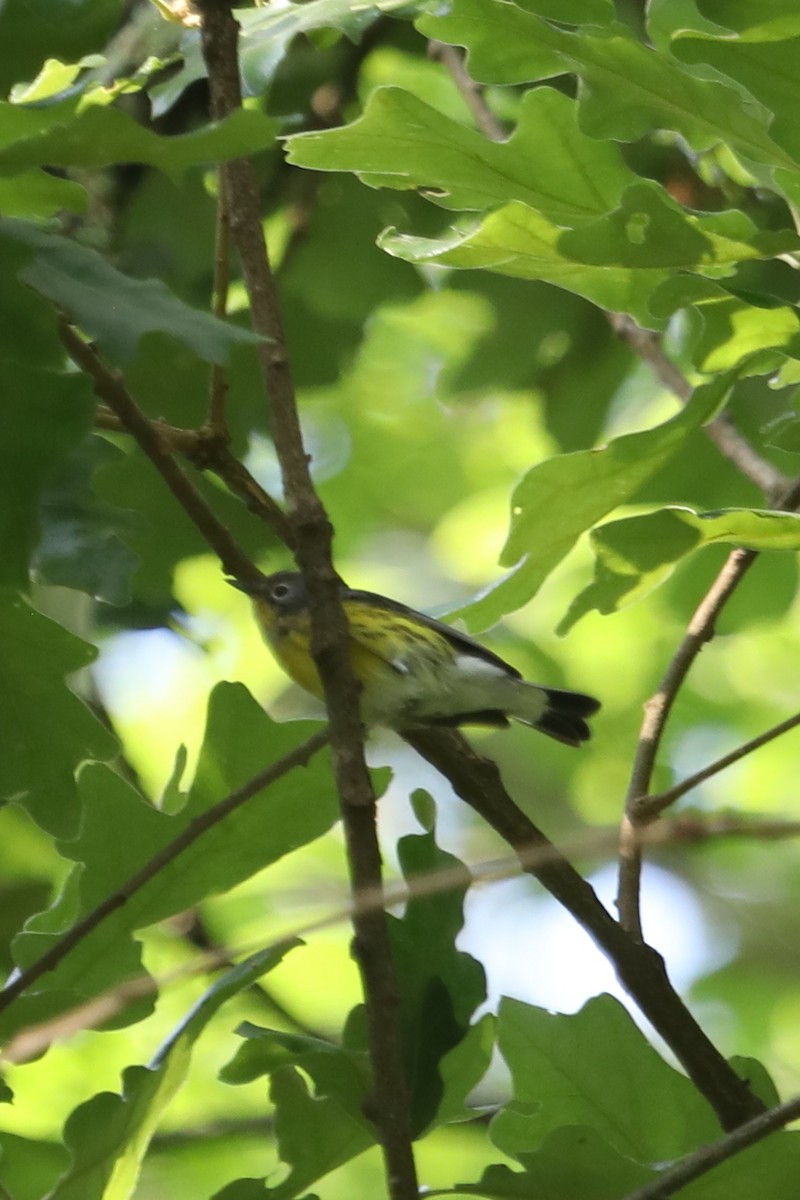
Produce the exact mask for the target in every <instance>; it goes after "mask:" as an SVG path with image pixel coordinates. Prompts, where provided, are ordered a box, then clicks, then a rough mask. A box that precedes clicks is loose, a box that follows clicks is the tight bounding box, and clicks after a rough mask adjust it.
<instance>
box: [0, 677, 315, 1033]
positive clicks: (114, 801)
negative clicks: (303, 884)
mask: <svg viewBox="0 0 800 1200" xmlns="http://www.w3.org/2000/svg"><path fill="white" fill-rule="evenodd" d="M308 736H309V733H308V726H307V724H306V723H305V722H291V723H289V724H284V725H277V724H275V723H273V722H272V721H270V720H269V718H268V717H267V716H266V714H265V713H264V712H263V710H262V709H261V708H260V707H259V706H258V705H257V704H256V703H255V701H254V700H253V699H252V698H251V697H250V696H249V694H248V693H247V692H246V690H245V689H244V688H243V687H241V685H233V684H220V685H219V686H218V687H217V688H216V689H215V691H214V692H213V694H212V698H211V701H210V704H209V716H208V726H207V730H206V737H205V740H204V743H203V750H202V754H201V757H200V762H199V764H198V768H197V773H196V776H195V780H194V783H193V784H192V787H191V789H190V791H189V796H188V799H187V802H186V804H185V806H184V808H183V809H182V810H181V811H180V812H178V813H174V814H167V813H165V812H161V811H160V810H158V809H156V808H153V807H152V805H150V804H148V803H147V802H146V801H144V800H143V799H142V798H141V796H140V795H139V794H138V793H137V792H136V791H135V790H134V789H133V788H132V787H131V786H130V785H129V784H127V783H125V782H124V781H123V780H122V779H121V778H120V777H119V776H118V775H114V774H112V773H111V772H110V771H108V770H107V769H105V768H102V767H94V768H91V769H87V770H85V771H84V772H83V773H82V775H81V778H80V786H81V793H82V798H83V803H84V810H85V817H84V821H83V824H82V826H81V831H80V836H79V837H78V838H77V839H75V840H73V841H70V842H65V843H63V844H62V846H61V847H60V849H61V853H62V855H63V856H64V857H65V858H69V859H72V860H73V861H74V862H75V863H76V864H78V865H77V866H76V868H75V870H74V873H73V875H72V876H71V877H70V878H69V879H68V881H67V884H66V887H65V889H64V891H63V893H62V895H61V896H60V897H59V899H58V900H57V901H56V903H55V905H54V906H53V907H52V908H50V909H48V910H47V912H45V913H42V914H40V915H39V916H37V917H36V918H34V920H33V921H32V922H30V923H29V925H28V927H27V929H26V931H25V932H24V933H22V934H20V936H19V937H18V938H17V940H16V943H15V954H16V958H17V962H18V963H19V964H20V966H23V967H24V966H28V965H30V963H32V962H35V961H36V959H38V958H39V957H40V955H41V954H42V953H44V951H45V950H47V949H48V947H49V946H50V945H52V944H53V942H55V941H57V940H58V937H59V935H60V934H61V933H63V931H64V930H65V929H66V928H69V926H70V925H71V924H72V923H73V922H74V921H75V920H76V919H78V918H80V917H81V916H83V915H84V914H85V913H87V912H90V911H91V910H92V909H93V908H94V907H95V906H96V905H98V904H99V903H101V902H102V901H103V900H104V899H105V898H106V897H107V896H109V895H110V894H111V893H112V892H115V891H116V890H117V889H118V888H119V886H120V884H121V883H123V882H124V881H125V880H127V879H128V878H129V877H130V876H131V875H132V874H133V873H134V872H135V871H137V870H138V869H139V868H140V867H142V866H143V865H144V864H145V863H146V862H148V861H149V860H150V859H151V858H152V857H153V855H154V854H156V853H158V851H159V850H161V849H162V848H163V847H164V846H166V845H167V844H168V843H169V842H171V841H172V840H173V839H174V838H175V837H177V836H178V834H179V833H181V832H182V831H183V830H185V829H186V828H187V826H189V825H190V824H191V821H192V819H193V817H195V816H196V815H199V814H201V813H203V812H204V811H205V810H206V809H207V808H210V807H211V806H212V805H213V804H215V803H216V802H217V801H219V800H222V799H223V798H224V797H225V796H226V795H227V794H228V793H229V792H230V791H232V790H233V789H234V788H236V787H239V786H240V785H241V784H242V783H244V782H245V781H246V780H247V779H249V778H250V777H251V776H252V775H254V774H256V773H257V772H258V771H261V770H263V769H264V767H266V766H268V765H269V764H270V763H271V762H274V761H276V760H277V759H279V758H281V757H282V756H283V755H285V754H287V753H289V751H291V750H293V749H295V748H296V747H297V746H298V745H300V744H301V743H302V742H303V741H305V740H306V738H307V737H308ZM337 814H338V807H337V805H336V801H335V798H334V793H333V784H332V781H331V777H330V771H329V769H328V768H327V767H326V766H325V764H324V756H321V758H318V759H317V760H315V761H314V762H312V764H311V765H310V766H309V767H307V768H304V769H303V770H302V771H301V770H299V769H296V770H293V771H289V772H288V773H287V774H286V775H284V776H283V777H282V778H280V779H279V780H277V781H276V783H275V784H273V786H272V787H269V788H267V789H266V790H265V791H262V792H261V793H259V794H258V795H256V796H254V797H253V798H252V799H250V800H249V801H247V803H246V804H244V805H242V806H241V807H240V808H238V809H237V810H236V811H235V812H234V813H232V814H230V815H229V816H228V817H227V818H226V819H225V820H224V821H221V822H219V823H218V824H216V825H214V826H213V828H211V829H209V830H208V831H207V832H206V833H205V834H204V835H203V836H202V837H201V838H199V839H198V840H197V841H196V842H194V843H193V844H192V845H191V846H189V847H188V848H187V849H186V850H184V851H183V853H182V854H180V855H179V856H178V857H177V858H176V859H174V860H173V861H172V862H171V863H170V864H169V865H168V866H166V867H164V868H163V869H162V870H161V871H159V872H158V873H157V874H156V875H155V876H154V877H153V879H151V880H150V881H149V882H148V883H146V884H145V885H144V886H143V887H142V888H141V889H140V890H139V891H138V892H136V894H135V895H133V896H132V897H131V898H130V899H129V900H128V901H127V903H126V904H125V905H124V906H123V907H121V908H119V909H117V910H116V911H114V912H113V913H112V914H111V915H110V916H108V917H107V918H106V920H104V921H103V922H102V923H101V924H100V925H99V926H98V927H97V928H96V929H95V930H94V931H93V932H92V933H91V934H89V936H88V937H86V938H85V939H84V940H83V941H82V942H81V943H80V944H79V945H78V946H77V947H76V948H75V949H74V950H73V951H72V952H71V953H70V954H69V955H68V956H67V957H66V958H65V959H64V960H62V962H61V963H60V964H59V965H58V967H56V968H55V969H54V970H53V971H50V972H49V973H48V974H47V975H46V976H45V977H44V979H43V980H42V981H41V982H40V983H39V984H38V985H37V988H36V992H37V994H36V995H32V996H31V997H30V998H28V997H25V996H23V997H22V998H21V999H20V1000H19V1001H18V1002H17V1003H15V1004H14V1005H13V1006H12V1008H11V1009H9V1010H8V1011H7V1012H6V1013H4V1014H3V1017H2V1022H3V1029H4V1031H5V1030H7V1029H9V1028H13V1029H17V1028H19V1027H20V1025H22V1024H25V1023H27V1021H28V1020H29V1019H30V1013H31V1011H34V1012H36V1013H37V1014H38V1015H39V1016H40V1017H41V1014H42V1012H46V1013H47V1015H48V1016H53V1015H54V1014H55V1013H56V1012H60V1011H63V1009H64V1008H68V1007H72V1006H73V1005H75V1004H76V1003H80V1002H82V1001H83V1000H85V999H87V998H89V997H92V996H95V995H97V994H98V993H100V992H103V991H105V990H107V989H109V988H113V987H115V986H116V985H117V984H119V983H120V982H121V981H122V980H124V979H126V978H129V977H130V976H131V975H133V974H136V973H138V972H139V971H140V969H141V968H140V965H139V947H138V943H135V942H134V940H133V938H132V934H133V932H134V931H135V930H137V929H141V928H143V927H144V926H146V925H151V924H153V923H154V922H155V921H160V920H163V919H164V918H165V917H167V916H170V915H171V914H172V913H176V912H183V911H184V910H185V909H187V908H189V907H191V906H192V905H193V904H196V903H198V901H200V900H201V899H203V897H205V896H209V895H215V894H217V893H219V892H223V891H226V890H227V889H229V888H231V887H233V886H234V885H235V884H236V883H239V882H240V881H241V880H243V879H247V878H248V877H249V876H250V875H252V874H253V873H254V872H255V871H258V870H260V869H261V868H262V867H264V866H266V865H267V864H268V863H271V862H274V861H275V860H276V859H277V858H280V857H282V856H283V855H284V854H288V853H290V852H291V851H292V850H295V849H297V847H299V846H302V845H305V844H306V843H307V842H309V841H311V840H312V839H313V838H316V837H319V836H320V835H321V834H323V833H325V831H326V830H327V829H329V828H330V827H331V825H332V824H333V822H334V821H335V820H336V817H337ZM110 829H112V830H113V831H114V836H113V838H111V839H110V838H109V830H110ZM78 884H79V885H80V888H79V895H78V896H77V898H76V891H77V885H78ZM130 1019H132V1017H131V1014H129V1013H128V1012H127V1011H123V1012H122V1013H121V1014H120V1016H119V1017H118V1018H117V1021H118V1022H119V1021H123V1022H124V1021H126V1020H130Z"/></svg>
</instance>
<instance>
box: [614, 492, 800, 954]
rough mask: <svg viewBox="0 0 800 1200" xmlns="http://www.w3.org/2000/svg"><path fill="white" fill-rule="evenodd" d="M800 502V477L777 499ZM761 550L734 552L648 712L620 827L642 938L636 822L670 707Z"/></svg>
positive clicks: (634, 928)
mask: <svg viewBox="0 0 800 1200" xmlns="http://www.w3.org/2000/svg"><path fill="white" fill-rule="evenodd" d="M798 505H800V481H796V482H794V483H792V484H791V485H790V486H789V487H788V488H786V489H785V490H784V491H783V492H782V494H781V495H780V496H778V497H777V500H776V502H775V505H774V507H775V508H776V509H777V510H778V511H786V512H792V511H794V510H795V509H796V508H797V507H798ZM757 557H758V554H757V552H756V551H755V550H733V551H731V553H730V554H729V555H728V557H727V559H726V560H725V562H724V564H723V566H722V569H721V570H720V572H719V574H718V575H717V577H716V579H715V580H714V582H713V583H712V584H711V587H710V588H709V589H708V591H707V592H706V594H705V596H704V597H703V599H702V600H701V601H700V604H699V605H698V607H697V609H696V610H695V612H694V615H693V616H692V619H691V620H690V622H689V625H688V627H687V630H686V633H685V634H684V637H683V639H682V641H681V643H680V645H679V646H678V649H677V650H676V651H675V654H674V655H673V658H672V661H671V662H670V664H669V666H668V667H667V670H666V672H665V673H664V676H663V678H662V680H661V683H660V685H659V688H658V691H657V692H656V693H655V694H654V695H653V696H652V697H651V698H650V699H649V700H648V701H647V703H646V704H645V714H644V719H643V721H642V725H641V728H640V730H639V739H638V744H637V748H636V755H635V757H634V762H633V769H632V771H631V778H630V783H629V785H628V793H627V796H626V800H625V813H624V816H623V818H622V823H621V826H620V854H619V882H618V887H617V907H618V910H619V915H620V921H621V922H622V925H623V927H624V928H625V929H627V930H628V931H629V932H630V933H632V934H633V936H634V937H638V938H639V939H640V940H641V938H642V919H641V908H640V885H641V873H642V856H641V845H640V839H639V837H638V834H637V829H636V826H637V825H638V824H639V823H640V816H639V811H638V805H639V804H640V802H641V800H642V799H643V798H644V797H645V796H647V795H648V793H649V791H650V781H651V779H652V776H653V769H654V767H655V762H656V757H657V755H658V751H659V748H660V746H661V740H662V738H663V735H664V729H665V726H666V723H667V718H668V717H669V713H670V710H671V708H672V705H673V703H674V701H675V697H676V696H677V694H678V690H679V689H680V687H681V685H682V683H683V681H684V679H685V678H686V676H687V674H688V672H689V669H690V667H691V666H692V663H693V662H694V660H695V659H696V658H697V655H698V654H699V653H700V650H701V649H702V648H703V646H704V645H705V644H706V642H708V641H710V640H711V638H713V636H714V631H715V627H716V622H717V619H718V618H719V615H720V613H721V612H722V610H723V608H724V607H725V605H726V604H727V602H728V600H729V599H730V597H731V596H732V595H733V593H734V591H735V590H736V588H737V587H738V586H739V584H740V582H741V581H742V579H743V578H744V576H745V575H746V573H747V571H748V570H749V569H750V567H751V566H752V565H753V563H754V562H755V561H756V558H757Z"/></svg>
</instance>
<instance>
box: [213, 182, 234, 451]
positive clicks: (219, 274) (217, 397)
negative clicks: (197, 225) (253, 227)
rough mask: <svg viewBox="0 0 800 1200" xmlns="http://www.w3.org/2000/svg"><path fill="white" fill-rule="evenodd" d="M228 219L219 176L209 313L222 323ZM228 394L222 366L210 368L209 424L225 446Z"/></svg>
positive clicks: (227, 281) (227, 273)
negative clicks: (226, 401) (212, 280)
mask: <svg viewBox="0 0 800 1200" xmlns="http://www.w3.org/2000/svg"><path fill="white" fill-rule="evenodd" d="M230 240H231V238H230V219H229V216H228V201H227V191H226V188H225V178H224V176H223V175H222V174H221V173H220V174H219V176H218V179H217V218H216V225H215V229H214V283H213V287H212V292H211V311H212V312H213V314H214V316H215V317H219V319H220V320H223V319H224V318H225V316H227V312H228V287H229V284H230V254H231V247H230ZM227 394H228V375H227V372H226V370H225V368H224V367H223V366H221V365H220V364H219V363H213V364H212V366H211V375H210V385H209V399H208V421H207V425H208V428H209V429H210V430H211V432H212V433H213V434H214V435H215V436H216V437H218V438H219V440H220V441H221V442H224V443H225V444H226V445H227V444H228V442H229V441H230V430H229V429H228V421H227V418H226V416H225V400H226V397H227Z"/></svg>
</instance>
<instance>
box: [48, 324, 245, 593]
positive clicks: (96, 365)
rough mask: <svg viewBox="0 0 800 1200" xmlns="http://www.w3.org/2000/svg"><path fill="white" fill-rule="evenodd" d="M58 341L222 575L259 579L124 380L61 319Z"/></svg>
mask: <svg viewBox="0 0 800 1200" xmlns="http://www.w3.org/2000/svg"><path fill="white" fill-rule="evenodd" d="M59 336H60V337H61V341H62V343H63V345H64V347H65V349H66V351H67V353H68V354H69V356H70V358H71V359H72V361H73V362H74V363H75V365H76V366H78V367H80V368H81V370H82V371H84V372H85V373H86V374H87V375H88V376H89V378H90V379H91V380H92V384H93V386H94V390H95V394H96V395H97V396H98V397H99V399H101V400H103V401H104V402H105V403H106V404H107V405H108V407H109V408H110V409H111V410H112V411H113V412H114V413H115V415H116V416H117V417H118V418H119V420H120V422H121V423H122V424H123V425H124V426H125V428H126V429H127V430H128V432H129V433H131V434H132V435H133V437H134V438H135V439H136V441H137V442H138V443H139V446H140V447H141V448H142V450H143V451H144V453H145V454H146V455H147V457H148V458H149V459H150V461H151V462H152V463H153V466H154V467H155V468H156V470H157V471H158V473H159V474H160V476H161V478H162V479H163V480H164V482H165V483H166V485H167V487H168V488H169V490H170V491H171V492H172V494H173V496H174V497H175V499H176V500H177V501H178V503H179V504H180V506H181V507H182V508H183V510H184V512H185V513H186V514H187V516H188V517H189V518H190V519H191V520H192V521H193V522H194V524H195V526H196V527H197V529H198V530H199V531H200V533H201V534H202V536H203V537H204V539H205V540H206V541H207V542H208V544H209V546H211V548H212V549H213V550H214V551H215V552H216V553H217V555H218V556H219V560H220V562H221V563H222V567H223V570H225V571H226V572H227V573H228V574H229V575H234V576H236V578H237V579H250V580H253V579H257V578H259V576H260V572H259V571H258V570H257V569H256V567H254V565H253V563H252V562H251V561H250V559H249V558H248V557H247V555H246V554H245V553H244V551H243V550H242V549H241V547H240V546H239V545H238V544H237V543H236V542H235V541H234V538H233V536H232V535H231V533H230V531H229V530H228V529H227V528H226V527H225V526H224V525H223V524H222V522H221V521H220V520H219V518H218V517H217V516H216V514H215V513H214V512H213V511H212V510H211V508H209V506H208V505H207V504H206V502H205V500H204V499H203V497H202V496H201V495H200V493H199V492H198V490H197V488H196V487H195V486H194V484H193V483H192V481H191V480H190V479H189V477H188V475H186V473H185V472H184V470H183V469H182V468H181V467H180V466H179V465H178V463H177V462H176V461H175V459H174V457H173V455H172V453H171V451H170V449H169V446H168V445H167V443H166V442H165V440H164V438H162V436H161V434H160V432H159V429H158V426H157V424H155V423H153V422H151V421H149V420H148V418H147V417H146V416H145V415H144V413H143V412H142V410H141V409H140V408H139V406H138V404H137V403H136V401H135V400H134V398H133V396H131V394H130V392H129V391H128V390H127V388H126V387H125V384H124V383H123V381H122V377H121V376H120V375H119V374H118V373H117V372H115V371H111V370H109V369H108V367H107V366H106V365H105V363H104V362H103V361H102V359H101V358H100V356H99V355H98V353H97V351H96V350H95V348H94V347H93V346H91V345H90V344H89V343H88V342H85V341H84V340H83V339H82V338H81V337H79V335H78V334H77V333H76V332H75V330H74V329H73V328H72V326H71V325H69V324H68V323H67V322H66V321H65V320H63V319H62V320H61V321H60V322H59Z"/></svg>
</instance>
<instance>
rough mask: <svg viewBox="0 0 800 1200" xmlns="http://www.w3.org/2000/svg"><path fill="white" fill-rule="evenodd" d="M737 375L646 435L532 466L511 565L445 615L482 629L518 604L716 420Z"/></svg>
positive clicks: (519, 490)
mask: <svg viewBox="0 0 800 1200" xmlns="http://www.w3.org/2000/svg"><path fill="white" fill-rule="evenodd" d="M739 370H740V367H737V368H736V369H735V371H734V372H732V373H728V374H727V375H721V376H719V377H717V378H716V379H715V380H714V381H713V382H711V383H707V384H703V385H702V386H700V387H698V388H696V389H695V391H694V394H693V395H692V398H691V400H690V401H689V403H688V404H687V405H686V407H685V408H683V409H681V411H680V412H678V413H676V415H675V416H674V417H671V418H670V419H669V420H668V421H664V422H663V423H662V424H661V425H657V426H655V427H654V428H653V429H644V430H642V431H640V432H638V433H628V434H624V435H623V436H622V437H618V438H614V439H613V441H611V442H609V443H608V445H606V446H602V447H600V448H599V449H597V450H578V451H575V452H573V453H572V454H561V455H559V456H558V457H556V458H550V459H547V460H546V461H545V462H542V463H538V464H537V465H536V466H535V467H532V468H531V470H530V471H529V472H528V473H527V475H525V476H524V477H523V478H522V480H521V481H520V482H519V483H518V484H517V487H516V488H515V490H514V493H513V495H512V498H511V529H510V531H509V534H508V538H507V540H506V544H505V547H504V549H503V552H502V557H501V562H503V563H505V564H506V565H509V564H512V563H518V565H517V567H516V568H515V569H514V570H513V571H511V572H510V573H509V574H508V575H506V576H505V577H504V578H503V579H501V580H500V581H499V583H497V584H494V585H493V586H492V587H491V588H490V589H489V590H487V591H486V592H483V593H482V594H480V595H479V596H478V597H477V598H476V599H475V600H474V601H473V602H472V603H471V604H469V605H467V606H464V608H462V609H459V610H458V611H457V612H456V613H454V614H451V615H453V616H463V618H464V619H465V620H466V621H467V623H468V624H469V626H470V627H471V628H484V629H485V628H486V627H487V626H489V625H493V624H494V623H495V622H496V621H497V620H499V618H500V617H501V616H502V615H503V614H504V613H507V612H512V611H514V610H516V609H517V608H521V607H522V605H523V604H526V603H527V602H528V601H529V600H530V599H531V597H532V596H533V595H535V593H536V592H537V591H538V589H539V588H540V587H541V585H542V583H543V582H544V580H545V579H546V578H547V576H548V575H549V574H550V572H551V571H552V570H553V568H554V567H555V566H557V564H558V563H559V562H560V561H561V560H562V558H564V556H565V555H566V554H568V553H569V551H570V550H571V549H572V547H573V546H574V545H575V542H576V541H577V539H578V537H579V536H580V535H581V533H583V532H584V531H585V530H587V529H589V528H590V527H591V526H592V525H594V524H595V523H596V522H597V521H599V520H600V519H601V517H603V516H605V514H606V513H608V512H610V511H611V509H612V508H616V506H617V505H618V504H622V503H624V502H625V501H626V500H628V499H630V498H631V497H632V496H633V495H635V493H636V492H637V490H638V489H639V488H640V487H641V486H642V485H643V484H644V483H645V482H646V481H647V480H648V479H650V478H651V477H652V476H653V475H654V474H655V472H656V471H658V470H660V468H661V467H662V466H663V465H664V464H665V463H666V462H668V461H669V460H670V458H672V457H673V456H674V455H675V454H677V453H678V452H679V450H680V448H681V446H682V445H683V443H684V441H685V440H686V438H687V437H688V435H689V434H690V433H692V432H693V431H694V430H695V429H698V428H700V426H701V425H703V424H705V423H706V421H710V420H711V419H712V418H713V417H714V416H715V415H716V413H717V412H718V410H719V408H720V406H721V404H722V403H723V401H724V399H725V396H726V394H727V392H728V390H729V389H730V387H731V385H732V383H733V380H734V378H735V377H736V374H737V373H738V371H739Z"/></svg>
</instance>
